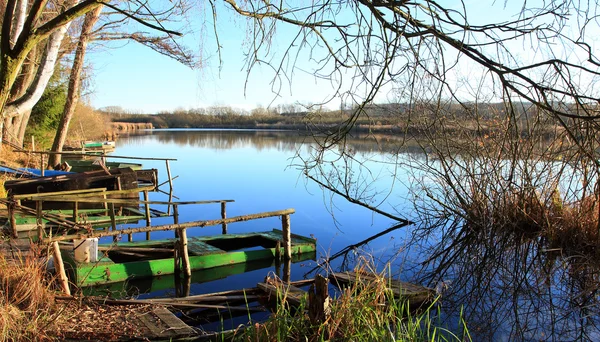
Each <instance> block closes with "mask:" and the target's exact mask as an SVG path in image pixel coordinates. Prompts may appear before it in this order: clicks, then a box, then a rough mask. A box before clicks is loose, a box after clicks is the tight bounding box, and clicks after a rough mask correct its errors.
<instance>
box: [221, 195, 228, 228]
mask: <svg viewBox="0 0 600 342" xmlns="http://www.w3.org/2000/svg"><path fill="white" fill-rule="evenodd" d="M221 218H222V219H226V218H227V202H221ZM221 228H223V234H227V223H225V222H223V224H222V225H221Z"/></svg>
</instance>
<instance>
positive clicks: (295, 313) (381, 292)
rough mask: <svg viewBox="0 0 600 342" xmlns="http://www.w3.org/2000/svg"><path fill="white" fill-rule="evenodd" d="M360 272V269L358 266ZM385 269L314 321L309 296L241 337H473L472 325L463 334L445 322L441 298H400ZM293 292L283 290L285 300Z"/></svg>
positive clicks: (348, 291) (342, 295)
mask: <svg viewBox="0 0 600 342" xmlns="http://www.w3.org/2000/svg"><path fill="white" fill-rule="evenodd" d="M357 272H360V269H357ZM387 279H388V278H387V277H386V274H385V272H383V273H380V274H379V275H378V277H376V279H375V280H373V281H372V282H369V283H367V284H363V285H360V286H359V285H356V286H352V287H348V288H345V289H344V290H342V291H341V292H340V293H339V295H338V296H337V298H335V300H332V301H331V314H330V316H329V317H328V318H327V319H326V320H325V321H323V322H321V323H318V324H313V323H311V320H310V317H309V315H308V314H307V313H306V312H307V310H308V305H309V304H308V302H307V299H306V298H305V299H304V300H302V301H301V304H300V306H299V307H297V308H291V307H289V306H288V305H277V309H276V311H275V312H274V313H273V315H272V316H271V317H270V318H269V319H268V320H267V321H266V322H263V323H258V322H255V323H254V324H250V325H249V326H248V328H246V329H245V330H244V331H243V332H240V333H239V334H238V336H236V338H235V340H238V341H424V340H429V341H470V340H471V337H470V335H469V332H468V329H467V328H466V324H465V323H464V321H462V318H461V324H460V330H461V331H459V332H452V331H450V330H449V329H448V328H445V327H443V326H442V325H441V323H440V322H441V320H440V319H439V318H440V317H441V313H440V311H439V310H438V309H436V308H438V305H437V299H436V300H434V302H433V303H431V304H430V305H429V306H427V307H425V308H421V309H417V310H415V307H414V306H413V307H412V308H411V307H410V305H409V303H408V302H407V301H406V300H402V299H398V298H395V297H394V295H393V292H392V291H391V290H390V287H389V286H388V284H387ZM286 296H287V293H286V292H285V291H282V292H281V293H280V294H279V297H280V298H279V303H284V302H285V299H286Z"/></svg>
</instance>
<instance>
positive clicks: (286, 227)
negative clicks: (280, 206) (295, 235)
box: [281, 214, 292, 260]
mask: <svg viewBox="0 0 600 342" xmlns="http://www.w3.org/2000/svg"><path fill="white" fill-rule="evenodd" d="M281 230H282V231H283V258H284V259H285V260H290V259H292V235H291V230H290V215H289V214H284V215H281Z"/></svg>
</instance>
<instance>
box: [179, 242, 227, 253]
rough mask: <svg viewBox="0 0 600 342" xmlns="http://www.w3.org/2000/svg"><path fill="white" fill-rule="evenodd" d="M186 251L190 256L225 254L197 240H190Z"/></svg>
mask: <svg viewBox="0 0 600 342" xmlns="http://www.w3.org/2000/svg"><path fill="white" fill-rule="evenodd" d="M188 251H189V254H190V255H204V254H215V253H225V251H224V250H222V249H220V248H217V247H215V246H211V245H209V244H207V243H205V242H203V241H200V240H198V239H197V238H190V239H189V241H188Z"/></svg>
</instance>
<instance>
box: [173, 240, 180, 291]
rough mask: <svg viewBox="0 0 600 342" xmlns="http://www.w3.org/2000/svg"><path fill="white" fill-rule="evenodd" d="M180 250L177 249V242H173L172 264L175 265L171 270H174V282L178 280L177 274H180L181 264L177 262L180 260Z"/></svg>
mask: <svg viewBox="0 0 600 342" xmlns="http://www.w3.org/2000/svg"><path fill="white" fill-rule="evenodd" d="M180 249H181V247H179V240H175V243H174V244H173V262H174V263H175V265H174V268H173V269H174V270H175V280H176V281H177V279H178V278H179V273H180V272H181V262H180V260H179V259H180V258H181V256H180V255H179V254H180V253H179V251H180Z"/></svg>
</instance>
